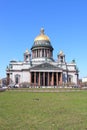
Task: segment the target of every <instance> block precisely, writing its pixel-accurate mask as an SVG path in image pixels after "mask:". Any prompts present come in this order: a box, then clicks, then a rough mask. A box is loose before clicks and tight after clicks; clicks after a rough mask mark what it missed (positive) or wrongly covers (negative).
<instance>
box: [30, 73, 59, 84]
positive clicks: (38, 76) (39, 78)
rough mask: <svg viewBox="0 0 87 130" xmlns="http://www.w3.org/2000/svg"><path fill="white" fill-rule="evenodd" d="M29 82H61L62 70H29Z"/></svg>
mask: <svg viewBox="0 0 87 130" xmlns="http://www.w3.org/2000/svg"><path fill="white" fill-rule="evenodd" d="M31 83H32V84H33V85H38V86H58V85H61V84H62V72H31Z"/></svg>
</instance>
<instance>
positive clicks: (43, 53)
mask: <svg viewBox="0 0 87 130" xmlns="http://www.w3.org/2000/svg"><path fill="white" fill-rule="evenodd" d="M52 55H53V54H52V51H51V50H50V49H46V48H45V49H44V48H43V49H35V50H33V51H32V58H37V57H49V58H51V57H52Z"/></svg>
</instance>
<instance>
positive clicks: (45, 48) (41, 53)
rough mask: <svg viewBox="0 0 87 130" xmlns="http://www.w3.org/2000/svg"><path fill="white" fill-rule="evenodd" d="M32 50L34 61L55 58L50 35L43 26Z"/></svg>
mask: <svg viewBox="0 0 87 130" xmlns="http://www.w3.org/2000/svg"><path fill="white" fill-rule="evenodd" d="M31 51H32V61H45V60H49V61H50V60H51V61H52V60H53V47H52V45H51V42H50V39H49V37H48V36H47V35H45V34H44V29H43V28H41V30H40V34H39V35H38V36H37V37H36V38H35V39H34V44H33V46H32V48H31Z"/></svg>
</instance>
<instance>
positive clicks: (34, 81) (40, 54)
mask: <svg viewBox="0 0 87 130" xmlns="http://www.w3.org/2000/svg"><path fill="white" fill-rule="evenodd" d="M53 50H54V48H53V46H52V44H51V41H50V38H49V37H48V36H47V35H45V33H44V29H43V28H41V30H40V34H39V35H38V36H37V37H36V38H35V39H34V43H33V45H32V47H31V52H29V50H28V49H27V50H26V51H25V52H24V61H15V60H11V61H10V63H9V65H8V67H7V69H6V75H7V84H8V85H9V84H11V83H14V84H18V85H19V84H21V83H29V84H30V85H32V86H39V87H49V86H50V87H51V86H62V85H63V84H67V83H73V84H75V85H77V84H78V78H79V71H78V69H77V65H76V63H75V60H72V61H71V62H70V63H67V62H66V60H65V54H64V52H63V51H60V52H59V53H58V55H57V60H56V61H55V60H54V58H53Z"/></svg>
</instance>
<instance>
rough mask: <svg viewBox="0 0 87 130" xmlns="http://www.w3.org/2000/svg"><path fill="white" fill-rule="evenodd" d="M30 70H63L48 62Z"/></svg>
mask: <svg viewBox="0 0 87 130" xmlns="http://www.w3.org/2000/svg"><path fill="white" fill-rule="evenodd" d="M30 70H62V69H61V68H60V67H57V66H55V65H52V64H50V63H47V62H46V63H43V64H39V65H36V66H34V67H32V68H30Z"/></svg>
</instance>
